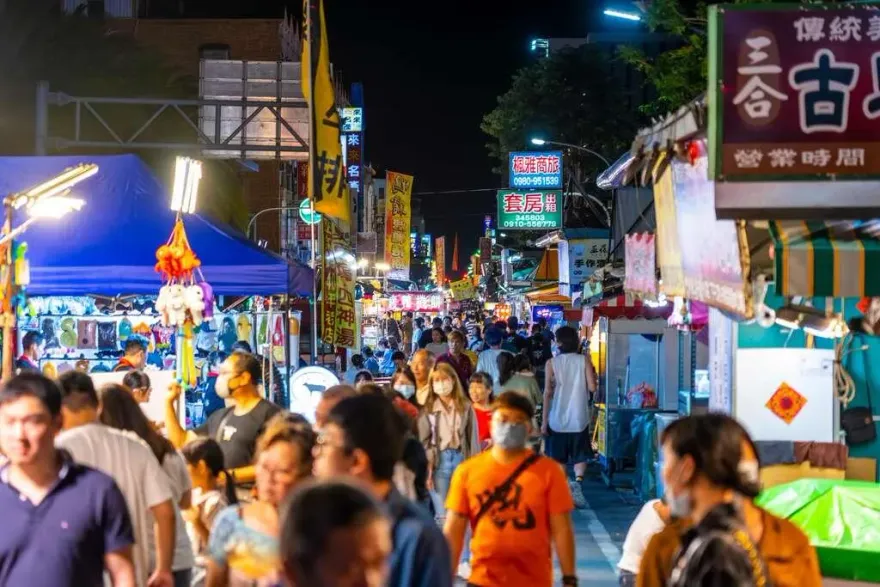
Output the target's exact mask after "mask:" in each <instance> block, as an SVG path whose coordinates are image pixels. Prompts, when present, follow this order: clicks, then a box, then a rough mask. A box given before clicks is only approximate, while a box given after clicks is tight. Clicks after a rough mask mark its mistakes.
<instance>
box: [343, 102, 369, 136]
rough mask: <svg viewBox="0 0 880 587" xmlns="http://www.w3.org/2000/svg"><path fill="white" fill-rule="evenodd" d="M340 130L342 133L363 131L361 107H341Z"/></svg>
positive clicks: (362, 110)
mask: <svg viewBox="0 0 880 587" xmlns="http://www.w3.org/2000/svg"><path fill="white" fill-rule="evenodd" d="M342 132H344V133H361V132H364V109H363V108H343V109H342Z"/></svg>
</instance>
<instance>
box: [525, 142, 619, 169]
mask: <svg viewBox="0 0 880 587" xmlns="http://www.w3.org/2000/svg"><path fill="white" fill-rule="evenodd" d="M531 142H532V144H533V145H536V146H538V147H543V146H544V145H556V146H559V147H568V148H570V149H576V150H578V151H583V152H584V153H589V154H590V155H593V156H595V157H598V158H599V159H601V160H602V162H603V163H605V165H607V166H608V167H611V161H609V160H608V159H606V158H605V157H603V156H602V155H600V154H599V153H597V152H596V151H594V150H592V149H588V148H587V147H581V146H578V145H572V144H571V143H563V142H561V141H548V140H547V139H542V138H538V137H534V138H532V141H531Z"/></svg>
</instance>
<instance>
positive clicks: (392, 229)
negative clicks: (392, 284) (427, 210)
mask: <svg viewBox="0 0 880 587" xmlns="http://www.w3.org/2000/svg"><path fill="white" fill-rule="evenodd" d="M412 185H413V177H412V176H411V175H404V174H403V173H396V172H394V171H389V172H387V173H386V174H385V186H386V187H385V194H386V199H385V262H386V263H388V265H390V266H391V269H389V270H388V277H390V278H392V279H409V253H410V247H411V244H410V238H409V225H410V215H411V214H412V206H411V202H410V200H411V198H412Z"/></svg>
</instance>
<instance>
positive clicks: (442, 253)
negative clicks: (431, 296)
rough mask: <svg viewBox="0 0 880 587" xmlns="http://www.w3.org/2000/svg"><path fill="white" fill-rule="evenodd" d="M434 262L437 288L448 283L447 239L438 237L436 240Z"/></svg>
mask: <svg viewBox="0 0 880 587" xmlns="http://www.w3.org/2000/svg"><path fill="white" fill-rule="evenodd" d="M434 255H435V256H434V262H435V265H436V271H437V287H443V284H444V283H446V237H443V236H438V237H437V238H436V239H435V240H434Z"/></svg>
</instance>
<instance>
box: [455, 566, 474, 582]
mask: <svg viewBox="0 0 880 587" xmlns="http://www.w3.org/2000/svg"><path fill="white" fill-rule="evenodd" d="M458 577H459V578H460V579H464V580H465V581H467V580H468V579H470V578H471V564H470V563H458Z"/></svg>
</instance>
